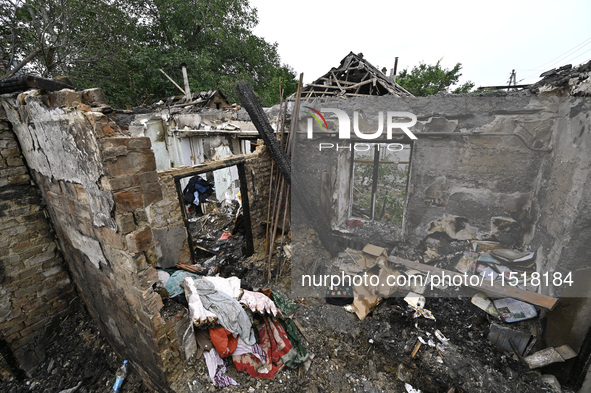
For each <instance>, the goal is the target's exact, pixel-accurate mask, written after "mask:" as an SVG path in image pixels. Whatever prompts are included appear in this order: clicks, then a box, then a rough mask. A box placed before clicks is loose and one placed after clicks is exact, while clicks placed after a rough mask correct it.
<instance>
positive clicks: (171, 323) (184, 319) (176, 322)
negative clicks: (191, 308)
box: [2, 89, 189, 391]
mask: <svg viewBox="0 0 591 393" xmlns="http://www.w3.org/2000/svg"><path fill="white" fill-rule="evenodd" d="M2 105H3V107H4V108H5V110H6V113H7V117H8V119H9V120H10V123H11V124H12V127H13V129H14V132H15V134H16V135H17V137H18V140H19V141H20V144H21V146H22V153H23V156H24V157H25V159H26V162H27V165H28V166H29V168H30V171H31V173H32V174H33V176H34V178H35V181H36V183H37V184H38V185H39V188H40V190H41V193H42V195H43V199H44V201H45V203H46V204H47V207H48V211H49V214H50V216H51V219H52V222H53V224H54V227H55V230H56V233H57V237H58V239H59V242H60V246H61V249H62V250H63V255H64V257H65V259H66V261H67V263H68V267H69V270H70V272H71V274H72V278H73V282H74V283H75V285H76V287H77V288H78V292H79V294H80V296H81V297H82V298H83V300H84V302H85V304H86V306H87V308H88V310H89V312H90V313H91V315H92V316H93V318H94V319H95V320H96V321H97V323H98V324H99V326H100V328H101V330H102V331H103V333H104V334H105V335H106V336H107V338H108V339H109V341H110V342H111V343H112V344H113V346H114V348H115V350H117V351H118V352H119V353H120V354H121V355H122V356H124V357H125V358H127V359H129V360H130V361H132V362H133V363H134V364H135V366H136V369H137V370H138V371H139V372H140V373H141V374H142V375H143V377H144V380H145V382H146V384H147V385H148V386H150V387H151V388H153V389H155V390H157V391H165V390H166V389H167V387H168V384H169V381H170V380H172V379H174V378H177V377H178V376H179V375H180V373H181V372H182V368H183V367H182V360H183V358H184V352H183V351H181V350H180V348H182V346H183V342H182V336H183V333H184V330H186V328H187V326H189V319H188V316H187V314H186V313H185V312H183V313H180V314H176V315H172V316H169V317H167V318H166V319H165V318H164V317H163V316H162V315H161V311H162V308H163V303H162V299H161V298H160V296H159V295H158V294H157V293H155V292H154V291H153V288H152V286H153V284H154V283H155V282H157V274H156V270H155V269H154V267H153V265H154V264H156V263H157V261H158V258H159V257H160V256H161V255H162V251H161V247H160V244H159V243H158V241H157V239H155V237H154V235H153V233H158V232H157V230H158V229H159V228H162V226H164V225H169V224H174V223H175V222H176V221H175V219H174V218H171V221H158V220H155V219H154V216H151V215H150V214H149V213H150V209H149V208H150V207H151V206H152V205H154V204H156V203H157V202H158V201H160V200H161V199H162V188H161V186H160V183H159V177H158V174H157V172H156V164H155V159H154V153H153V151H152V150H151V144H150V140H149V138H146V137H131V136H129V135H128V134H126V133H125V132H123V131H122V130H121V129H120V128H119V127H118V126H117V125H116V124H115V122H114V121H112V120H113V119H111V118H109V117H108V116H106V115H105V114H104V113H102V112H101V111H100V109H99V108H101V107H105V106H106V102H105V99H104V96H103V94H102V92H101V91H100V90H98V89H93V90H86V91H83V92H75V91H71V90H62V91H59V92H55V93H50V94H47V95H39V94H38V92H36V91H32V92H27V93H22V94H20V95H19V96H18V97H17V98H16V99H15V98H14V97H7V98H4V99H3V100H2ZM159 218H160V217H159ZM153 231H154V232H153Z"/></svg>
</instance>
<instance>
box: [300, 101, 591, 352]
mask: <svg viewBox="0 0 591 393" xmlns="http://www.w3.org/2000/svg"><path fill="white" fill-rule="evenodd" d="M311 104H312V105H313V106H314V107H315V108H317V109H321V108H329V107H337V108H341V109H344V110H346V111H348V113H349V115H350V117H351V119H352V118H353V117H352V112H353V111H354V110H358V111H359V112H360V113H361V118H362V121H361V124H362V125H363V126H362V127H366V128H365V129H366V130H367V131H368V132H369V131H374V130H376V129H377V122H376V121H375V120H373V121H372V119H377V112H378V111H383V112H386V111H398V112H411V113H413V114H415V115H416V116H417V118H418V123H417V124H416V126H414V127H413V128H411V131H412V132H413V133H415V134H416V136H417V137H418V139H417V140H416V141H415V142H414V143H413V151H412V156H411V166H410V178H409V189H408V195H407V205H406V210H405V217H404V222H403V231H402V234H403V237H401V238H398V237H396V231H393V232H392V236H391V239H390V240H391V241H393V242H395V241H401V240H406V241H408V242H409V243H410V244H414V245H417V244H418V243H420V242H421V241H422V240H424V239H425V238H426V237H428V236H430V235H433V236H435V235H437V232H441V233H444V234H446V235H448V236H450V237H451V238H453V239H494V240H500V241H502V242H503V244H505V245H506V246H515V247H522V246H524V245H529V246H531V247H532V249H533V250H534V251H536V252H537V253H536V263H537V265H536V266H537V269H538V272H540V273H545V272H549V273H550V274H551V275H552V274H553V273H554V272H560V273H562V274H563V275H565V274H567V273H569V272H572V277H573V278H574V279H575V280H576V283H575V285H574V286H573V287H570V286H568V285H566V284H563V285H557V286H553V285H551V286H549V287H542V288H541V289H540V291H541V292H543V293H545V294H550V295H554V296H561V297H563V299H562V301H561V302H560V303H559V305H558V307H557V309H556V310H554V311H553V312H551V313H549V314H548V328H547V331H546V334H545V339H546V340H547V342H548V344H549V345H563V344H569V345H571V346H572V347H573V348H575V350H578V349H579V348H580V346H581V344H582V342H583V340H584V339H585V336H586V335H587V332H588V331H589V327H590V326H591V313H590V311H591V302H590V301H589V297H590V296H591V293H590V292H591V287H589V285H588V283H589V280H591V267H590V265H589V255H591V245H590V244H591V243H590V242H589V239H591V188H590V187H589V182H590V181H591V170H590V169H591V132H590V124H591V101H590V100H589V98H586V97H572V96H558V95H546V96H545V97H539V96H536V95H534V94H532V93H530V92H520V93H495V94H468V95H437V96H431V97H425V98H396V97H379V98H373V97H366V98H365V97H364V98H359V99H349V100H339V101H330V100H328V101H320V102H313V103H311ZM306 120H307V119H306V118H305V117H303V118H301V119H300V129H301V130H305V129H306ZM327 120H328V121H329V127H328V129H329V130H333V131H334V130H336V129H337V128H336V121H335V119H334V118H331V117H329V116H327ZM363 129H364V128H362V130H363ZM314 132H315V134H314V135H315V137H316V136H319V135H321V132H322V131H321V130H320V129H317V128H314ZM447 133H453V134H452V136H450V135H447ZM474 133H486V134H491V135H490V136H488V135H487V136H484V135H470V134H474ZM511 134H519V135H521V136H522V137H523V139H525V142H526V143H523V141H522V140H520V139H519V138H518V137H516V136H511ZM331 142H333V143H335V142H337V140H336V139H334V138H333V139H332V140H331ZM338 142H339V143H342V144H347V143H349V142H350V141H338ZM364 142H366V141H364ZM394 142H395V141H394ZM526 144H527V145H526ZM528 146H529V147H528ZM306 149H307V150H306V151H307V152H308V154H306V155H305V157H302V160H303V161H304V162H313V163H314V165H312V166H310V167H308V169H306V170H305V171H306V172H305V174H306V179H307V183H308V189H307V192H309V193H311V194H312V195H313V197H314V199H315V200H316V201H320V200H321V195H320V189H321V177H320V176H313V175H314V172H315V171H316V172H318V171H319V170H318V169H317V167H318V166H319V165H320V166H322V167H323V168H324V170H332V169H331V168H332V167H334V166H336V162H337V159H338V158H337V157H336V156H337V155H336V154H335V152H334V151H327V152H326V153H324V152H319V151H318V141H314V142H313V143H311V144H309V145H308V147H306ZM345 155H347V156H348V155H350V152H349V151H348V150H344V151H342V152H339V157H344V156H345ZM296 160H297V157H296ZM296 164H297V162H296ZM304 166H305V165H304ZM295 168H296V170H298V166H296V167H295ZM339 170H343V171H348V168H340V167H339ZM339 178H341V179H342V178H344V177H342V176H339ZM338 187H339V188H340V189H341V190H346V189H348V187H349V185H348V184H344V185H343V184H340V185H338ZM334 197H335V200H334V201H333V206H336V205H337V200H336V198H342V197H341V196H340V195H338V194H337V193H335V194H334ZM335 215H336V212H333V216H335ZM550 277H551V278H552V276H550Z"/></svg>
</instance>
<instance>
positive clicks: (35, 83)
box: [0, 75, 74, 94]
mask: <svg viewBox="0 0 591 393" xmlns="http://www.w3.org/2000/svg"><path fill="white" fill-rule="evenodd" d="M73 88H74V86H72V85H71V84H70V83H65V82H59V81H55V80H53V79H45V78H40V77H37V76H32V75H24V76H13V77H12V78H6V79H2V80H0V94H7V93H16V92H19V91H26V90H30V89H40V90H46V91H56V90H62V89H73Z"/></svg>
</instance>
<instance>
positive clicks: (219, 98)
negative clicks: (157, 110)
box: [152, 90, 231, 112]
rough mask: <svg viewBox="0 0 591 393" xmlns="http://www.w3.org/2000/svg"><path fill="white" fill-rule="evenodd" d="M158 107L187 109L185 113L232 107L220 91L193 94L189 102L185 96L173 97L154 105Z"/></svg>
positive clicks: (153, 105)
mask: <svg viewBox="0 0 591 393" xmlns="http://www.w3.org/2000/svg"><path fill="white" fill-rule="evenodd" d="M158 106H167V107H170V108H185V109H186V110H185V112H198V111H200V110H201V109H203V108H208V109H227V108H230V107H231V105H230V103H229V102H228V99H227V98H226V96H225V95H224V94H223V93H222V92H221V91H220V90H209V91H200V92H197V93H193V94H192V95H191V100H190V101H187V99H186V97H185V96H172V97H168V98H166V99H163V100H160V101H158V102H155V103H154V104H152V107H158Z"/></svg>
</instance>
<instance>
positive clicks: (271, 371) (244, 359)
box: [232, 317, 292, 379]
mask: <svg viewBox="0 0 591 393" xmlns="http://www.w3.org/2000/svg"><path fill="white" fill-rule="evenodd" d="M264 321H265V323H264V324H261V325H260V326H259V329H258V332H259V338H260V341H259V345H260V348H261V349H262V351H263V354H264V357H263V356H259V357H257V356H255V355H253V354H252V353H248V354H244V355H233V356H232V359H233V360H234V365H235V366H236V370H238V371H246V372H247V373H248V374H250V375H251V376H252V377H255V378H257V377H258V378H265V379H271V378H273V377H274V376H275V373H276V372H277V371H278V370H279V369H280V368H281V367H282V366H283V364H284V362H283V359H282V358H283V357H284V356H285V355H287V354H288V353H289V351H290V350H291V349H292V346H291V343H290V342H289V338H288V337H287V334H286V333H285V330H284V329H283V327H282V326H281V324H280V323H279V322H277V321H275V320H273V318H271V317H265V318H264ZM261 358H262V359H261Z"/></svg>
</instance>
